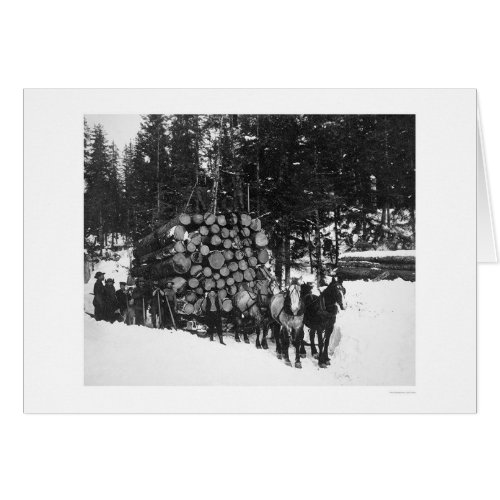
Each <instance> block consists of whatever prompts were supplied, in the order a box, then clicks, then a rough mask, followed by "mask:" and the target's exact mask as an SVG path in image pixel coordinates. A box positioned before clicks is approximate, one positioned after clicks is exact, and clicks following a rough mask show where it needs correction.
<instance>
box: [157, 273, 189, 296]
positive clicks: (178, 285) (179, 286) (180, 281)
mask: <svg viewBox="0 0 500 500" xmlns="http://www.w3.org/2000/svg"><path fill="white" fill-rule="evenodd" d="M167 281H173V282H174V284H173V285H172V288H173V289H174V290H175V291H176V293H182V292H183V291H184V288H186V284H187V281H186V279H185V278H183V277H182V276H168V277H167V278H163V279H161V280H160V286H161V287H165V285H166V284H167Z"/></svg>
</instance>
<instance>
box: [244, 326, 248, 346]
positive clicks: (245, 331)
mask: <svg viewBox="0 0 500 500" xmlns="http://www.w3.org/2000/svg"><path fill="white" fill-rule="evenodd" d="M243 342H245V344H250V340H249V339H248V334H247V327H246V326H245V327H244V328H243Z"/></svg>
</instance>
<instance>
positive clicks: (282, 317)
mask: <svg viewBox="0 0 500 500" xmlns="http://www.w3.org/2000/svg"><path fill="white" fill-rule="evenodd" d="M344 294H345V289H344V287H343V286H342V283H341V282H340V281H338V280H337V278H336V277H335V276H332V279H331V281H330V283H329V284H328V285H327V286H326V288H324V289H323V290H322V291H321V292H320V293H319V294H313V293H312V287H311V286H309V285H307V284H303V285H300V284H299V280H297V279H292V281H291V283H290V285H289V286H287V287H286V288H285V290H283V291H282V290H280V289H279V287H278V285H277V283H276V281H274V280H272V281H269V280H259V281H258V282H257V291H256V292H250V291H246V290H242V291H240V292H238V293H237V294H236V295H235V296H234V298H233V304H234V309H233V311H234V319H235V322H236V333H235V340H236V341H237V342H240V341H241V339H240V333H241V334H242V336H243V340H244V341H245V342H247V343H249V339H248V331H249V329H250V330H254V331H255V333H256V340H255V345H256V347H257V348H258V349H261V348H262V349H268V343H267V334H268V332H269V330H271V332H272V337H273V339H274V341H275V343H276V355H277V357H278V359H284V361H285V363H286V364H287V365H289V366H291V361H290V357H289V354H288V351H289V348H290V344H291V345H292V346H293V347H294V348H295V367H296V368H302V363H301V361H300V360H301V358H303V357H305V356H306V350H305V346H306V345H309V346H310V348H311V354H312V355H313V357H314V358H316V359H317V360H318V365H319V367H320V368H326V367H327V366H328V365H329V364H330V358H329V357H328V346H329V343H330V337H331V335H332V333H333V329H334V326H335V320H336V317H337V313H338V311H339V308H340V309H343V308H344V302H343V297H344ZM304 325H305V326H307V327H308V328H309V343H307V342H306V341H305V340H304ZM316 337H317V339H318V340H317V346H318V347H317V348H316V342H315V339H316Z"/></svg>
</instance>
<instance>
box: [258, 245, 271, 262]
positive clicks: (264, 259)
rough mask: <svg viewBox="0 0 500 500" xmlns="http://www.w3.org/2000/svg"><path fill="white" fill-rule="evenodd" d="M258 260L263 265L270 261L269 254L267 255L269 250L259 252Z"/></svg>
mask: <svg viewBox="0 0 500 500" xmlns="http://www.w3.org/2000/svg"><path fill="white" fill-rule="evenodd" d="M257 260H258V261H259V262H260V263H261V264H265V263H266V262H267V261H268V260H269V254H268V253H267V250H266V249H265V248H263V249H261V250H259V253H258V254H257Z"/></svg>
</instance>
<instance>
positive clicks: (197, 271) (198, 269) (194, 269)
mask: <svg viewBox="0 0 500 500" xmlns="http://www.w3.org/2000/svg"><path fill="white" fill-rule="evenodd" d="M202 271H203V266H200V264H195V265H193V266H191V269H190V270H189V274H190V275H191V276H198V275H200V274H201V272H202Z"/></svg>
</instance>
